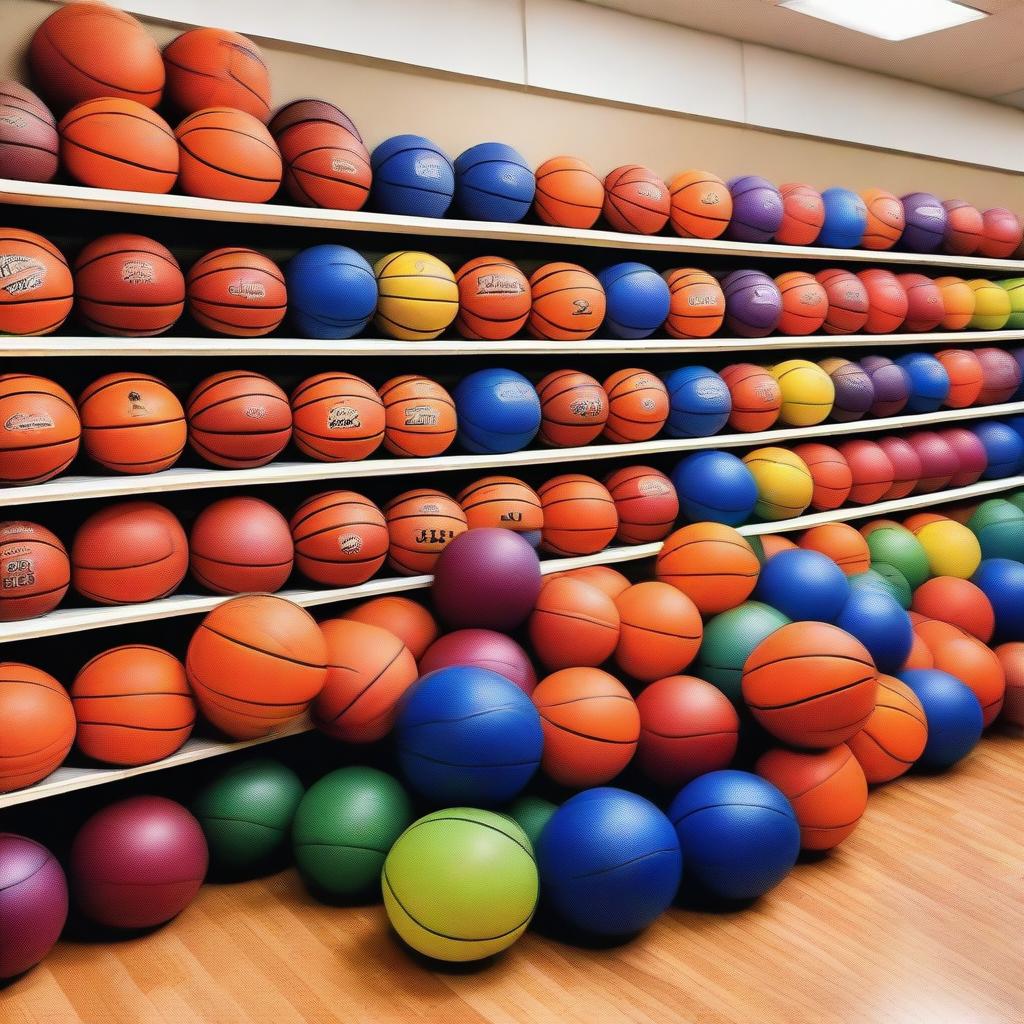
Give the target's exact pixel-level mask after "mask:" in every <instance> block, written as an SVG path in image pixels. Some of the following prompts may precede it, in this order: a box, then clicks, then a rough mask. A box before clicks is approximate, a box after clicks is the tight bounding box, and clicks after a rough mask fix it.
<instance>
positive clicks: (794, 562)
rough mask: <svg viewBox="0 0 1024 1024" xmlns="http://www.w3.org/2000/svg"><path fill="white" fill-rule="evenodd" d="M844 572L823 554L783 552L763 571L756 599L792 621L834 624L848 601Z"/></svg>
mask: <svg viewBox="0 0 1024 1024" xmlns="http://www.w3.org/2000/svg"><path fill="white" fill-rule="evenodd" d="M849 592H850V588H849V583H848V581H847V579H846V576H845V575H844V573H843V570H842V569H841V568H840V567H839V566H838V565H836V563H835V562H834V561H832V559H831V558H829V557H828V556H827V555H824V554H822V553H821V552H820V551H811V550H804V549H802V548H800V549H797V550H793V551H783V552H780V553H779V554H778V555H776V556H775V557H774V558H772V559H770V560H769V561H768V562H767V563H766V564H765V565H763V566H762V567H761V573H760V576H759V578H758V581H757V588H756V590H755V598H756V600H758V601H763V602H764V603H765V604H768V605H771V607H772V608H777V609H778V610H779V611H780V612H782V613H783V614H784V615H787V616H788V617H789V618H791V619H798V620H806V621H817V622H834V621H835V619H836V618H837V616H838V615H839V613H840V611H842V608H843V605H844V604H845V603H846V600H847V598H848V597H849Z"/></svg>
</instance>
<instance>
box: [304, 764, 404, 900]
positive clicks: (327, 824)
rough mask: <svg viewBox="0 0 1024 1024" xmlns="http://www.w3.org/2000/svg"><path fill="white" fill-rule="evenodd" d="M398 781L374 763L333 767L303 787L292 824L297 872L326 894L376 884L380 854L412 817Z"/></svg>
mask: <svg viewBox="0 0 1024 1024" xmlns="http://www.w3.org/2000/svg"><path fill="white" fill-rule="evenodd" d="M412 818H413V812H412V804H411V802H410V800H409V797H408V794H407V793H406V792H405V790H404V789H403V788H402V786H401V784H400V783H399V782H398V781H397V780H396V779H393V778H392V777H391V776H390V775H387V774H386V773H385V772H382V771H378V770H377V769H376V768H365V767H362V766H353V767H350V768H339V769H338V770H337V771H335V772H331V773H330V775H325V776H324V777H323V778H322V779H320V780H319V781H318V782H315V783H314V784H313V785H312V786H310V787H309V790H308V791H307V793H306V795H305V796H304V797H303V798H302V803H300V804H299V809H298V811H296V813H295V821H294V823H293V825H292V851H293V853H294V854H295V863H296V864H298V866H299V871H300V872H301V873H302V877H303V878H304V879H305V880H306V882H307V883H308V884H309V886H310V888H312V889H313V890H314V891H317V892H320V893H322V894H325V895H327V896H331V897H339V896H341V897H345V896H355V895H359V894H364V893H368V892H369V891H370V890H371V889H373V890H376V889H377V887H379V885H380V871H381V868H382V867H383V866H384V858H385V857H387V855H388V851H389V850H390V849H391V847H392V846H393V845H394V842H395V840H396V839H397V838H398V837H399V836H400V835H401V834H402V832H403V831H404V830H405V828H406V827H407V826H408V825H409V824H410V823H411V822H412Z"/></svg>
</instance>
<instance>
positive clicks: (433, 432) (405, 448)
mask: <svg viewBox="0 0 1024 1024" xmlns="http://www.w3.org/2000/svg"><path fill="white" fill-rule="evenodd" d="M379 394H380V399H381V401H382V402H383V403H384V447H385V448H386V449H387V450H388V451H389V452H391V454H392V455H399V456H407V457H412V458H419V459H422V458H431V457H433V456H436V455H443V454H444V452H446V451H447V450H448V449H449V448H450V447H451V443H452V442H453V441H454V440H455V403H454V402H453V401H452V396H451V395H449V394H448V392H447V391H445V389H444V388H443V387H441V385H440V384H438V383H437V381H434V380H430V379H429V378H427V377H420V376H419V375H418V374H414V373H406V374H402V376H400V377H392V378H391V380H389V381H386V382H385V383H384V384H382V385H381V388H380V392H379Z"/></svg>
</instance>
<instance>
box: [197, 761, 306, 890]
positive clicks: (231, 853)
mask: <svg viewBox="0 0 1024 1024" xmlns="http://www.w3.org/2000/svg"><path fill="white" fill-rule="evenodd" d="M301 799H302V783H301V782H300V781H299V777H298V776H297V775H296V774H295V772H293V771H292V770H291V768H288V767H286V766H285V765H283V764H281V763H280V762H279V761H272V760H270V759H269V758H258V759H256V760H252V761H242V762H240V763H239V764H236V765H233V766H232V767H231V768H229V769H228V770H227V771H225V772H223V773H222V774H221V775H219V776H218V777H217V778H216V779H214V780H213V781H212V782H211V783H210V784H209V785H208V786H206V788H205V789H203V790H202V791H201V792H200V793H199V795H198V796H197V797H196V798H195V800H194V801H193V802H192V813H193V814H194V815H195V816H196V817H197V818H198V819H199V823H200V825H202V827H203V832H204V833H205V835H206V842H207V845H208V846H209V848H210V864H211V865H212V866H213V867H215V868H220V869H221V870H224V871H251V870H254V869H256V868H258V867H260V866H263V865H267V864H270V863H271V862H273V860H274V859H275V857H277V856H278V855H280V854H281V852H282V851H283V850H286V849H287V846H288V833H289V831H290V830H291V825H292V818H294V817H295V809H296V808H297V807H298V806H299V801H300V800H301Z"/></svg>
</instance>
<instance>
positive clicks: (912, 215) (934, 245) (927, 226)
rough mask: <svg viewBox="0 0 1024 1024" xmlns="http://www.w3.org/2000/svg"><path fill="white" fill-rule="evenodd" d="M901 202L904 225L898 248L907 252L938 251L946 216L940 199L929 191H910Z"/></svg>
mask: <svg viewBox="0 0 1024 1024" xmlns="http://www.w3.org/2000/svg"><path fill="white" fill-rule="evenodd" d="M901 202H902V203H903V215H904V217H905V218H906V226H905V227H904V229H903V237H902V238H901V239H900V248H902V249H905V250H906V251H907V252H918V253H930V252H938V250H939V248H940V247H941V245H942V243H943V240H944V239H945V235H946V225H947V217H948V215H947V213H946V209H945V207H944V206H943V205H942V201H941V200H940V199H938V198H937V197H936V196H934V195H932V194H931V193H930V192H911V193H909V194H908V195H905V196H903V198H902V200H901Z"/></svg>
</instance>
